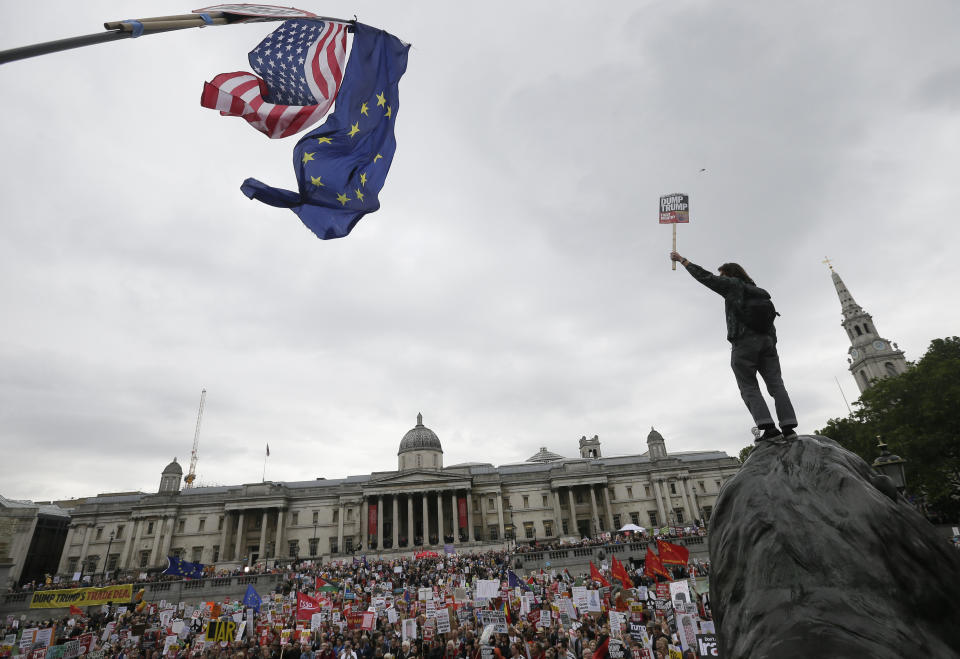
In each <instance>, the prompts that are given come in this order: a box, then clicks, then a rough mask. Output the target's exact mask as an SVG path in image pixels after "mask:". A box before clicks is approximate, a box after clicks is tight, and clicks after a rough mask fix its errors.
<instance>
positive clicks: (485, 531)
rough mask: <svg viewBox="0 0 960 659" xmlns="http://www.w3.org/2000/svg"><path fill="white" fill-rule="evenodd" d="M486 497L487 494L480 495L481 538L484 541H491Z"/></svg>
mask: <svg viewBox="0 0 960 659" xmlns="http://www.w3.org/2000/svg"><path fill="white" fill-rule="evenodd" d="M486 496H487V494H486V493H485V492H482V493H481V494H480V536H481V537H482V538H483V539H484V540H489V539H490V533H489V531H488V529H487V506H486Z"/></svg>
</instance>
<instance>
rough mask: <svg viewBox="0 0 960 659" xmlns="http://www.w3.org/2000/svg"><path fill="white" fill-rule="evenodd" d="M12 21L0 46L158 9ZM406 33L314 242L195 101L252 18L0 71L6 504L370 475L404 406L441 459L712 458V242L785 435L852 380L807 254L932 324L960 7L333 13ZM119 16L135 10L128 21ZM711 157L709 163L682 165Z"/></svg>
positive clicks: (287, 153) (735, 420)
mask: <svg viewBox="0 0 960 659" xmlns="http://www.w3.org/2000/svg"><path fill="white" fill-rule="evenodd" d="M130 6H131V5H130V3H124V2H84V3H73V2H37V3H19V4H11V5H9V6H5V7H4V21H3V22H2V23H0V48H9V47H13V46H19V45H24V44H27V43H33V42H38V41H45V40H51V39H56V38H62V37H66V36H72V35H79V34H87V33H91V32H97V31H99V30H101V29H102V23H103V21H107V20H118V19H125V18H138V17H144V16H160V15H167V14H176V13H183V12H185V11H188V10H190V9H193V8H194V7H192V6H190V5H189V4H187V5H184V4H182V3H177V2H139V3H137V4H136V11H133V12H132V10H131V9H130ZM301 7H302V8H304V9H308V10H312V11H315V12H317V13H323V14H327V15H331V16H339V17H344V18H351V17H353V15H354V14H356V15H357V16H358V17H359V18H360V20H362V21H363V22H366V23H368V24H370V25H374V26H377V27H382V28H384V29H386V30H388V31H390V32H392V33H393V34H396V35H397V36H399V37H401V38H402V39H404V40H405V41H409V42H411V43H412V44H413V46H412V49H411V51H410V58H409V66H408V69H407V74H406V76H405V77H404V78H403V80H402V81H401V84H400V97H401V106H402V107H401V109H400V112H399V114H398V117H397V124H396V125H397V141H398V149H397V153H396V158H395V160H394V163H393V169H392V171H391V173H390V176H389V177H388V179H387V183H386V187H385V188H384V190H383V192H382V194H381V203H382V208H381V210H380V211H378V212H377V213H374V214H372V215H368V216H367V217H366V218H364V219H363V220H362V221H361V222H360V223H359V224H358V225H357V227H356V229H354V231H353V233H352V234H351V235H350V236H349V237H347V238H345V239H342V240H334V241H326V242H325V241H320V240H317V239H316V238H315V237H314V236H313V234H311V233H310V232H309V231H308V230H307V229H306V228H305V227H304V226H303V225H302V224H301V223H300V222H299V220H298V219H297V218H296V216H295V215H293V214H292V213H290V212H289V211H285V210H280V209H274V208H270V207H267V206H264V205H262V204H259V203H257V202H252V201H249V200H247V199H246V197H244V196H243V195H242V194H241V193H240V190H239V186H240V183H241V182H242V181H243V180H244V179H245V178H246V177H248V176H255V177H257V178H259V179H261V180H263V181H265V182H267V183H270V184H273V185H278V186H280V187H288V188H289V187H295V182H294V175H293V171H292V168H291V165H290V157H291V152H292V149H293V145H294V143H295V141H296V138H291V139H287V140H268V139H266V138H265V137H263V136H262V135H260V134H259V133H257V132H255V131H254V130H253V129H251V128H250V127H248V126H247V125H246V123H245V122H243V121H242V120H240V119H230V118H221V117H219V116H218V115H217V113H216V112H213V111H210V110H206V109H203V108H201V107H200V106H199V97H200V91H201V88H202V84H203V81H204V80H209V79H210V78H212V77H213V76H214V75H215V74H217V73H221V72H225V71H235V70H244V69H246V68H247V65H246V53H247V51H248V50H250V49H251V48H252V47H253V46H255V45H256V43H257V42H258V41H259V40H260V39H261V38H263V37H264V36H265V35H266V34H267V33H268V32H269V31H270V30H271V29H272V28H271V26H269V25H264V24H259V25H257V24H253V25H239V26H229V27H216V28H209V29H204V30H190V31H184V32H180V33H172V34H165V35H157V36H150V37H145V38H141V39H138V40H127V41H122V42H116V43H112V44H104V45H98V46H92V47H88V48H83V49H79V50H73V51H69V52H65V53H59V54H54V55H47V56H43V57H39V58H34V59H31V60H25V61H21V62H16V63H10V64H5V65H3V66H0V88H2V89H3V95H4V98H6V99H7V102H6V107H7V110H6V112H5V117H4V121H2V122H0V144H2V151H3V154H4V157H3V160H2V167H3V171H2V175H0V198H2V221H0V301H2V306H3V321H2V323H0V447H2V449H3V451H4V454H5V455H6V461H5V469H4V474H3V478H2V485H0V494H3V495H4V496H7V497H14V498H30V499H34V500H44V499H50V498H68V497H71V496H76V497H80V496H89V495H93V494H96V493H98V492H107V491H125V490H143V491H155V490H156V487H157V485H158V483H159V475H160V471H161V469H162V468H163V467H164V466H165V465H166V464H167V463H168V462H169V461H170V460H171V459H172V458H174V457H177V458H178V459H179V461H180V462H181V464H183V465H184V468H185V470H186V466H187V464H188V462H189V459H190V448H191V445H192V441H193V435H194V427H195V423H196V415H197V407H198V405H199V402H200V391H201V389H203V388H206V389H207V392H208V393H207V399H206V410H205V413H204V417H203V424H202V429H201V441H200V460H199V464H198V467H197V473H198V482H202V483H209V484H238V483H245V482H256V481H259V480H260V479H261V477H262V474H263V468H264V450H265V445H266V444H267V443H269V444H270V450H271V457H270V458H269V461H268V463H267V467H266V476H267V478H268V479H274V480H307V479H313V478H316V477H318V476H323V477H327V478H336V477H343V476H346V475H349V474H359V473H369V472H370V471H374V470H388V469H393V468H395V467H396V450H397V445H398V443H399V441H400V439H401V438H402V436H403V434H404V433H405V432H406V431H407V430H408V429H409V428H411V427H412V426H413V425H414V423H415V422H416V415H417V413H418V412H422V413H423V415H424V421H425V423H426V425H428V426H429V427H431V428H432V429H433V430H434V431H436V432H437V434H438V435H439V437H440V439H441V441H442V442H443V447H444V452H445V456H444V459H445V462H446V464H448V465H449V464H455V463H458V462H465V461H489V462H493V463H495V464H503V463H508V462H515V461H519V460H523V459H525V458H527V457H529V456H530V455H532V454H533V453H535V452H536V451H537V450H538V448H539V447H541V446H547V447H549V448H550V449H551V450H553V451H556V452H558V453H561V454H563V455H568V456H569V455H576V454H577V440H578V439H579V437H581V436H582V435H588V436H593V435H599V436H600V440H601V443H602V444H601V446H602V451H603V453H604V455H618V454H629V453H639V452H642V451H644V450H646V445H645V439H646V436H647V433H648V432H649V430H650V427H651V426H655V427H656V428H657V430H659V431H660V432H661V433H663V435H664V436H665V437H666V439H667V448H668V450H671V451H685V450H701V449H719V450H724V451H726V452H728V453H729V454H731V455H736V454H737V452H738V451H739V450H740V448H742V447H743V446H745V445H746V444H748V443H750V442H751V441H752V437H751V435H750V426H751V425H752V422H751V420H750V417H749V416H748V414H747V412H746V409H745V408H744V407H743V404H742V402H741V400H740V397H739V395H738V393H737V389H736V386H735V384H734V381H733V377H732V375H731V373H730V371H729V367H728V360H729V346H728V344H727V343H726V341H725V330H724V324H723V308H722V307H723V303H722V300H721V298H720V297H719V296H716V295H715V294H713V293H711V292H710V291H708V290H707V289H705V288H703V287H702V286H700V285H698V284H697V283H696V282H694V281H693V279H691V278H690V276H689V275H688V274H686V273H685V272H684V271H683V268H680V269H678V270H677V271H676V272H674V271H671V269H670V263H669V260H668V258H667V253H668V252H669V249H670V227H668V226H666V225H659V224H658V223H657V215H656V211H657V200H658V197H659V196H660V195H661V194H665V193H670V192H678V191H679V192H687V193H689V194H690V196H691V205H692V211H691V222H690V224H689V225H683V226H680V227H679V230H678V234H679V238H678V247H679V251H680V252H681V253H683V254H684V255H687V256H689V257H690V258H691V259H692V260H694V261H695V262H697V263H700V264H702V265H704V266H705V267H708V268H709V269H711V270H713V269H715V268H716V266H717V265H718V264H720V263H722V262H724V261H731V260H732V261H738V262H740V263H742V264H744V266H745V267H746V269H747V271H748V272H749V273H750V274H751V275H752V276H753V277H754V279H756V280H757V282H758V284H760V285H761V286H764V287H765V288H767V289H768V290H770V291H771V292H772V294H773V297H774V300H775V302H776V304H777V306H778V308H779V310H780V311H781V313H782V318H781V319H779V321H778V330H779V336H780V344H779V346H780V354H781V360H782V363H783V370H784V375H785V381H786V384H787V387H788V389H789V391H790V393H791V396H792V398H793V400H794V404H795V407H796V409H797V412H798V415H799V417H800V421H801V426H800V428H799V430H800V431H801V432H812V431H813V430H815V429H817V428H819V427H821V426H822V425H823V424H824V422H825V421H826V420H827V419H829V418H832V417H837V416H843V415H845V414H846V407H845V405H844V401H843V398H842V397H841V393H840V390H839V389H838V386H837V380H835V378H837V379H839V383H840V385H841V386H842V388H843V391H844V392H845V393H846V395H847V397H848V398H849V399H850V401H851V403H852V402H853V400H854V399H856V397H857V395H858V393H857V389H856V385H855V383H854V380H853V378H852V376H851V375H850V374H849V373H848V371H847V370H846V366H847V364H846V350H847V348H848V345H849V344H848V341H847V339H846V335H845V333H844V332H843V331H842V329H841V328H840V325H839V323H840V319H841V315H840V305H839V302H838V299H837V296H836V293H835V291H834V288H833V284H832V282H831V280H830V276H829V271H828V270H827V267H826V266H825V265H824V264H823V263H821V261H822V260H823V259H824V257H825V256H829V257H830V258H831V259H833V261H834V264H835V267H836V269H837V271H838V272H839V273H840V274H841V275H842V276H843V278H844V280H845V282H846V283H847V285H848V286H849V288H850V290H851V292H852V293H853V295H854V297H855V298H856V299H857V301H858V302H859V303H860V304H862V305H863V306H864V307H865V308H866V309H867V311H869V312H870V313H872V314H873V316H874V320H875V322H876V326H877V328H878V330H879V332H880V333H881V334H882V335H883V336H885V337H887V338H888V339H890V340H893V341H896V342H898V343H899V345H900V347H901V348H902V349H903V350H905V351H906V353H907V356H908V358H909V359H918V358H919V357H920V356H921V355H922V354H923V352H924V351H925V350H926V348H927V346H928V345H929V342H930V341H931V340H932V339H934V338H938V337H944V336H951V335H954V334H956V333H957V327H958V320H960V307H958V305H957V304H956V297H955V296H956V291H957V288H958V285H960V273H958V268H957V265H956V250H957V247H958V245H960V229H958V228H957V221H956V220H957V208H958V207H960V186H958V185H957V180H958V171H960V58H958V52H957V47H956V45H957V44H956V34H957V29H958V27H960V5H958V4H957V3H956V2H954V1H952V0H942V1H939V2H938V1H934V0H931V1H929V2H927V1H925V2H922V3H903V2H899V3H895V2H874V1H867V0H864V1H861V2H853V1H851V2H843V3H836V2H807V3H799V4H798V3H781V2H761V1H755V2H707V1H705V0H680V1H677V2H669V3H666V2H645V3H638V2H620V3H606V4H605V5H604V6H603V9H602V11H599V12H598V11H597V10H596V9H595V8H594V6H593V5H590V4H588V3H577V4H574V3H556V2H523V3H516V2H510V3H506V2H486V3H477V4H474V5H466V4H464V3H450V2H422V3H416V5H411V6H404V7H401V6H400V5H398V4H397V3H376V2H367V1H359V2H353V3H348V2H344V1H343V0H330V1H329V2H327V3H325V4H323V5H322V6H321V5H317V4H309V3H307V4H303V5H301ZM131 12H132V13H133V15H132V16H131ZM701 168H706V170H707V171H706V172H703V173H701V172H700V169H701Z"/></svg>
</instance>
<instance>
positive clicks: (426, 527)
mask: <svg viewBox="0 0 960 659" xmlns="http://www.w3.org/2000/svg"><path fill="white" fill-rule="evenodd" d="M420 496H421V498H422V499H423V531H422V533H423V537H422V539H421V544H422V545H423V546H424V547H426V546H427V545H428V544H430V510H429V509H428V508H427V493H426V492H421V493H420Z"/></svg>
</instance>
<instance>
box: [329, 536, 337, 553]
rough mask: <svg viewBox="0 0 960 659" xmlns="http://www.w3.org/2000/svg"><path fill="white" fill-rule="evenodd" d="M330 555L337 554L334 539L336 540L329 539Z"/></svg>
mask: <svg viewBox="0 0 960 659" xmlns="http://www.w3.org/2000/svg"><path fill="white" fill-rule="evenodd" d="M330 553H331V554H336V553H337V539H336V538H330Z"/></svg>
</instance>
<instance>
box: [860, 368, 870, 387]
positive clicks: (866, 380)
mask: <svg viewBox="0 0 960 659" xmlns="http://www.w3.org/2000/svg"><path fill="white" fill-rule="evenodd" d="M860 379H861V380H862V381H863V386H865V387H869V386H870V378H868V377H867V372H866V371H860Z"/></svg>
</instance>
